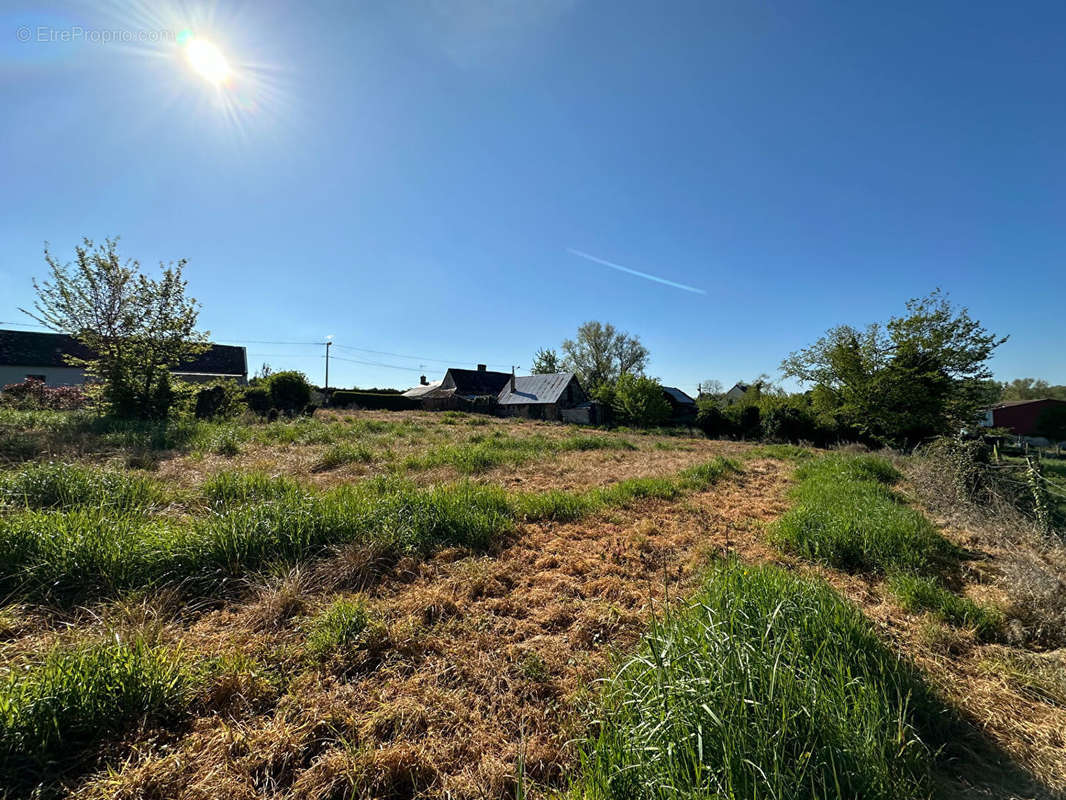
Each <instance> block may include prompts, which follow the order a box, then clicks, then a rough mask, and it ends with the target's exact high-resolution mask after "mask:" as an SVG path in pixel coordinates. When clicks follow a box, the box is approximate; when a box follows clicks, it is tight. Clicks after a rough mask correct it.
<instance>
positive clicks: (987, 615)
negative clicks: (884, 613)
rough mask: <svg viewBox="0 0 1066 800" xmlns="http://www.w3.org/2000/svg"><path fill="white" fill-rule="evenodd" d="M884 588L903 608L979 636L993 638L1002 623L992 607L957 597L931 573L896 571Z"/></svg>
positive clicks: (998, 614) (1000, 616)
mask: <svg viewBox="0 0 1066 800" xmlns="http://www.w3.org/2000/svg"><path fill="white" fill-rule="evenodd" d="M888 587H889V590H890V591H891V592H892V594H893V595H895V597H896V600H897V601H898V602H899V604H900V606H902V607H903V610H904V611H910V612H911V613H919V612H922V611H929V612H931V613H933V614H934V615H935V616H936V617H938V618H939V619H941V620H943V621H944V622H947V623H949V624H951V625H955V626H956V627H960V628H970V629H972V630H973V631H975V632H976V633H977V635H978V636H979V637H981V638H982V639H991V638H994V637H995V636H996V634H997V633H998V632H999V628H1000V626H1001V624H1002V615H1001V614H1000V613H999V612H997V611H996V610H995V609H992V608H988V607H987V606H982V605H979V604H977V603H975V602H974V601H973V600H970V599H969V598H968V597H960V596H959V595H957V594H955V593H954V592H952V591H951V590H950V589H948V588H947V587H945V586H944V585H943V584H941V582H940V581H939V580H938V579H937V578H935V577H933V576H929V575H915V574H913V573H907V572H900V573H897V574H895V575H892V576H891V577H890V578H889V580H888Z"/></svg>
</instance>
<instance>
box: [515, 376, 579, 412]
mask: <svg viewBox="0 0 1066 800" xmlns="http://www.w3.org/2000/svg"><path fill="white" fill-rule="evenodd" d="M585 400H586V397H585V391H584V389H582V388H581V384H580V382H578V379H577V376H576V375H574V373H572V372H555V373H549V374H547V375H525V376H522V377H515V376H513V375H512V376H511V380H510V381H509V382H508V384H507V385H506V386H504V388H503V391H501V392H500V394H499V396H498V398H497V402H499V404H500V410H501V411H502V412H503V413H504V414H506V415H507V416H509V417H527V418H529V419H553V420H560V419H562V411H563V410H564V409H570V408H573V407H574V406H577V405H580V404H582V403H584V402H585Z"/></svg>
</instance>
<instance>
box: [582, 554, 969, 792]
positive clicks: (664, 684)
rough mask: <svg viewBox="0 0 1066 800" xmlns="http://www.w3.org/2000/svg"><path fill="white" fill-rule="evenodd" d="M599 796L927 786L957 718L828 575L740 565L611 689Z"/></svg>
mask: <svg viewBox="0 0 1066 800" xmlns="http://www.w3.org/2000/svg"><path fill="white" fill-rule="evenodd" d="M600 702H601V705H600V709H599V711H598V713H597V715H596V721H597V724H596V725H594V726H593V728H592V729H593V735H592V737H591V738H590V739H589V740H588V741H586V742H585V743H584V746H583V748H582V751H581V755H580V763H581V767H580V769H579V771H578V775H577V777H576V778H575V780H574V782H573V785H572V787H571V790H570V795H571V796H572V797H575V798H584V799H587V800H601V799H603V800H606V799H607V798H611V799H612V800H613V799H615V798H617V800H631V799H632V800H644V799H645V798H646V799H647V800H653V799H654V800H660V799H662V798H732V799H734V800H737V799H739V798H752V800H754V799H755V798H763V797H767V798H810V799H811V800H814V798H829V797H839V798H844V797H861V798H864V800H878V799H881V800H901V798H926V797H928V796H929V794H930V792H931V790H932V781H931V767H932V758H931V754H930V749H931V748H930V745H935V744H937V743H939V742H940V741H943V740H944V739H945V738H946V735H947V733H948V731H949V725H948V715H947V712H945V711H944V710H943V708H942V706H940V705H939V703H938V702H937V700H936V699H935V697H934V696H933V695H932V693H931V692H930V691H929V690H928V689H927V688H926V687H925V685H924V684H923V683H922V682H921V680H920V678H919V676H918V673H917V671H916V670H914V669H912V668H910V667H909V666H908V665H906V664H905V663H903V662H901V661H900V660H899V658H898V657H897V656H896V654H895V653H893V652H891V651H890V650H889V649H888V648H887V647H885V645H884V644H882V643H881V641H880V640H879V639H878V637H877V635H876V632H875V631H874V630H873V628H872V626H871V624H870V623H869V621H868V620H867V619H866V618H865V617H864V616H863V615H862V613H861V612H860V611H859V610H858V609H856V608H854V607H853V606H851V605H850V604H848V603H846V602H845V601H843V600H842V599H841V598H840V597H839V596H838V595H837V594H836V593H835V592H834V591H833V590H832V589H831V588H830V587H829V586H827V585H826V584H824V583H822V582H820V581H811V580H804V579H800V578H797V577H795V576H793V575H791V574H789V573H788V572H786V571H784V570H782V569H780V568H777V567H770V566H761V567H751V566H745V565H742V564H739V563H733V562H731V563H725V564H721V565H719V566H717V567H716V568H714V569H713V570H712V571H711V574H710V577H709V579H708V581H707V584H706V586H705V588H704V589H703V591H702V592H701V593H700V594H699V595H697V597H696V599H695V601H694V602H693V603H692V605H691V606H690V607H688V608H687V609H684V610H682V611H679V612H676V613H674V614H672V615H670V616H668V617H667V618H666V619H665V620H664V621H663V622H661V623H659V624H655V625H653V627H652V630H651V632H650V633H649V634H648V635H647V636H646V637H645V639H644V643H643V646H642V647H641V649H640V651H639V652H638V653H637V654H636V655H635V656H633V657H631V658H629V659H627V660H626V661H625V662H624V663H623V664H622V665H621V667H620V669H619V670H618V673H617V674H616V676H615V677H614V678H613V679H612V680H611V681H610V682H609V683H608V684H607V686H606V688H605V689H604V691H603V694H602V699H601V701H600Z"/></svg>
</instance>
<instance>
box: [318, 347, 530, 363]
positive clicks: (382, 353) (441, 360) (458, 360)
mask: <svg viewBox="0 0 1066 800" xmlns="http://www.w3.org/2000/svg"><path fill="white" fill-rule="evenodd" d="M334 347H338V348H340V349H342V350H356V351H358V352H360V353H373V354H374V355H379V356H393V357H394V358H410V359H413V360H414V361H433V362H436V363H438V364H456V363H462V362H463V361H465V360H466V359H462V358H430V357H429V356H412V355H406V354H404V353H390V352H389V351H388V350H369V349H367V348H365V347H352V346H351V345H349V344H335V345H334ZM488 366H490V367H508V368H510V366H511V365H510V364H489V365H488Z"/></svg>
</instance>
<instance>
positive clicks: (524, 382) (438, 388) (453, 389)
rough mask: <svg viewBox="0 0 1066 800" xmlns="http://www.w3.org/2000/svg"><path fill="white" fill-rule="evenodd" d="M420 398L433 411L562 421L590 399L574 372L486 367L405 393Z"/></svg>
mask: <svg viewBox="0 0 1066 800" xmlns="http://www.w3.org/2000/svg"><path fill="white" fill-rule="evenodd" d="M404 395H405V396H406V397H413V398H419V399H421V400H422V406H423V408H425V409H427V410H429V411H440V410H444V409H471V408H482V409H484V410H486V411H490V410H491V411H493V412H494V413H500V414H504V415H506V416H512V417H528V418H530V419H551V420H558V419H562V411H563V410H564V409H569V408H573V407H574V406H577V405H580V404H581V403H584V402H585V400H586V399H587V398H586V396H585V392H584V390H583V389H582V388H581V384H580V382H579V381H578V379H577V377H576V376H575V375H574V374H573V373H571V372H559V373H555V374H550V375H523V376H515V375H514V374H512V373H510V372H494V371H492V370H489V369H487V368H486V366H485V365H484V364H478V365H477V369H457V368H452V369H449V370H448V371H447V372H446V373H444V378H443V379H442V380H440V381H437V382H434V383H429V382H427V381H426V379H425V376H423V377H422V382H421V383H420V384H419V385H418V386H415V387H414V388H412V389H408V390H407V391H406V392H404Z"/></svg>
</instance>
